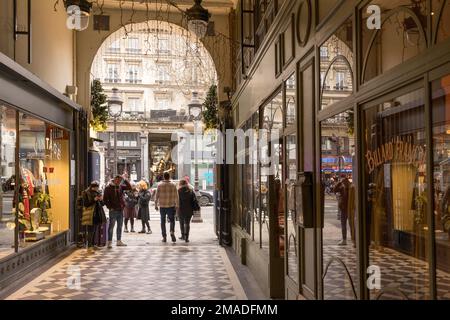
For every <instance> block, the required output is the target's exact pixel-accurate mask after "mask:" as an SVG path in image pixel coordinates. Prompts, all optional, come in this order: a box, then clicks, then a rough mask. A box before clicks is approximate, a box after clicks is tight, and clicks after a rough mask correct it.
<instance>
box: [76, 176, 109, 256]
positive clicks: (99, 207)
mask: <svg viewBox="0 0 450 320" xmlns="http://www.w3.org/2000/svg"><path fill="white" fill-rule="evenodd" d="M99 188H100V184H99V183H98V182H97V181H93V182H91V184H90V185H89V188H87V189H86V190H84V191H83V194H82V199H83V215H82V218H81V225H82V226H85V227H86V229H87V245H88V249H87V251H88V253H90V254H92V253H94V250H95V249H96V247H95V246H94V239H95V233H96V230H97V229H98V226H99V225H101V224H103V223H106V215H105V211H104V210H103V197H102V195H101V193H100V191H99Z"/></svg>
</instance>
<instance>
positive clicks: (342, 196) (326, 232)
mask: <svg viewBox="0 0 450 320" xmlns="http://www.w3.org/2000/svg"><path fill="white" fill-rule="evenodd" d="M353 125H354V123H353V117H352V113H351V111H349V112H344V113H341V114H338V115H336V116H334V117H332V118H329V119H327V120H325V121H322V122H321V183H322V190H323V192H322V193H321V194H322V204H321V205H322V210H323V213H322V217H323V219H324V221H323V225H324V227H323V231H322V254H323V259H322V260H323V270H324V278H323V290H324V299H325V300H353V299H356V295H357V286H358V273H357V259H356V242H355V240H356V233H355V227H356V221H357V209H356V202H355V199H356V190H355V186H354V184H353V179H354V172H355V170H354V169H355V167H354V159H355V148H354V146H355V138H354V135H353Z"/></svg>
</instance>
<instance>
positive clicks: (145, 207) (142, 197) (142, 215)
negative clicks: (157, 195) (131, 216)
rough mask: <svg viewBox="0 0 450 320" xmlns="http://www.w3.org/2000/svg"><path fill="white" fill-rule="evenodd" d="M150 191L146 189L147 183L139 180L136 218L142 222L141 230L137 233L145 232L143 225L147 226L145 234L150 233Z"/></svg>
mask: <svg viewBox="0 0 450 320" xmlns="http://www.w3.org/2000/svg"><path fill="white" fill-rule="evenodd" d="M151 197H152V196H151V194H150V191H149V190H148V184H147V182H145V181H143V180H142V181H141V182H139V195H138V204H139V212H138V219H140V220H141V222H142V230H141V232H139V233H146V231H145V227H147V229H148V231H147V234H152V229H151V228H150V207H149V204H150V198H151Z"/></svg>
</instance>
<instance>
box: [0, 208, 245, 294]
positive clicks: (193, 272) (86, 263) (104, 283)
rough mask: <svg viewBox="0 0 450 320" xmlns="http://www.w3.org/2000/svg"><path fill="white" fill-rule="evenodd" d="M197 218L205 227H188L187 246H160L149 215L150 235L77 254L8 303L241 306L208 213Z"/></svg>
mask: <svg viewBox="0 0 450 320" xmlns="http://www.w3.org/2000/svg"><path fill="white" fill-rule="evenodd" d="M202 213H203V218H204V223H202V224H193V225H192V236H191V239H192V241H191V243H189V244H186V243H184V242H181V241H178V242H177V243H176V244H172V243H167V244H163V243H161V241H160V240H161V237H160V230H159V229H160V228H159V221H157V220H156V219H154V216H153V215H152V219H153V221H152V224H151V227H152V230H153V234H152V235H140V234H137V233H135V234H124V238H123V240H124V242H125V243H127V244H128V247H115V246H114V247H113V248H112V249H110V250H108V249H106V248H104V249H101V250H99V251H96V253H95V254H93V255H88V254H87V253H86V250H76V251H74V252H73V253H72V254H71V255H70V256H69V257H67V258H65V259H64V260H62V261H60V262H59V263H57V264H56V265H55V266H53V267H52V268H51V269H49V270H47V271H46V272H44V273H43V274H42V275H40V276H39V277H37V278H36V279H34V280H33V281H31V282H30V283H28V284H26V285H25V286H24V287H22V288H21V289H20V290H18V291H17V292H15V293H13V294H12V295H10V296H9V297H8V299H9V300H16V299H25V300H172V299H173V300H219V299H220V300H245V299H246V298H247V297H246V294H245V292H244V290H243V288H242V286H241V284H240V282H239V280H238V277H237V274H236V272H235V271H234V269H233V266H232V265H231V263H230V260H229V259H228V256H227V253H226V251H225V249H224V248H222V247H220V246H219V245H218V241H217V240H215V236H214V233H213V225H212V208H205V209H204V210H203V211H202ZM137 223H140V221H137ZM136 229H137V230H139V228H136ZM178 230H179V229H178V225H177V231H178ZM177 236H179V234H177ZM78 275H79V276H78Z"/></svg>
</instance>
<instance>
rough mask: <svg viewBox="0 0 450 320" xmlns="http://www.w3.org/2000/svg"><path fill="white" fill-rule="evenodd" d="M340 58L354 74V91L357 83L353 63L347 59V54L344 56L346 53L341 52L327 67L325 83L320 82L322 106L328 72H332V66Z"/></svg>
mask: <svg viewBox="0 0 450 320" xmlns="http://www.w3.org/2000/svg"><path fill="white" fill-rule="evenodd" d="M338 60H343V61H344V63H345V64H346V65H347V67H348V68H349V69H350V73H351V74H352V77H351V79H352V92H354V88H355V84H354V80H353V75H354V73H353V68H352V65H351V64H350V61H348V59H347V57H346V56H344V55H342V54H339V55H337V56H336V57H334V58H333V60H331V62H330V64H329V66H328V68H327V71H326V72H325V75H324V77H323V81H324V83H320V86H321V89H320V102H319V104H320V105H321V106H322V98H323V94H324V91H325V80H326V79H327V77H328V73H330V70H331V68H332V67H333V65H334V64H335V63H336V61H338Z"/></svg>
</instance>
